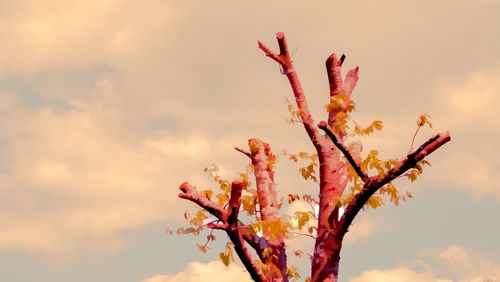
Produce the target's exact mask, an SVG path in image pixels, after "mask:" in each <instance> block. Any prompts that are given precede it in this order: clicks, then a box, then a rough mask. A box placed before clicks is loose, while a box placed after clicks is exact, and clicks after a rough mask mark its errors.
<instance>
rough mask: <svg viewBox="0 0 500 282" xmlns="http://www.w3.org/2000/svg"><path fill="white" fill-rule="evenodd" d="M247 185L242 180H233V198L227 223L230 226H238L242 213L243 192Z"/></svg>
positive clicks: (228, 209)
mask: <svg viewBox="0 0 500 282" xmlns="http://www.w3.org/2000/svg"><path fill="white" fill-rule="evenodd" d="M244 187H245V185H244V184H243V181H241V179H236V180H233V183H231V198H229V203H228V205H227V213H228V217H227V223H228V224H229V226H231V227H232V226H233V225H237V224H238V213H239V212H240V204H241V191H242V190H243V188H244Z"/></svg>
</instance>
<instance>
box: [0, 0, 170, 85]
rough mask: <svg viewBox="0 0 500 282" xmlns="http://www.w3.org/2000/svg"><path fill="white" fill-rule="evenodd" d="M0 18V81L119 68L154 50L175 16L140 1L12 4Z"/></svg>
mask: <svg viewBox="0 0 500 282" xmlns="http://www.w3.org/2000/svg"><path fill="white" fill-rule="evenodd" d="M3 10H4V11H2V15H1V17H0V37H2V38H4V41H5V44H2V46H1V47H0V53H1V54H2V59H3V60H2V64H1V66H0V76H1V75H2V74H4V73H6V72H15V73H23V74H29V73H34V72H38V71H42V70H46V69H47V68H50V69H52V68H61V67H68V66H71V67H76V68H80V67H85V66H92V65H96V64H103V63H104V64H110V65H114V66H116V67H124V66H126V65H127V64H130V63H133V62H136V61H138V60H141V59H146V58H147V56H148V55H149V54H151V53H148V52H144V50H146V49H149V50H151V49H152V48H159V47H160V46H162V45H163V44H160V42H159V41H158V40H157V39H158V38H159V37H158V34H166V33H168V32H169V31H170V30H171V26H172V24H173V22H174V19H175V18H176V17H177V16H176V13H173V12H172V11H171V9H169V8H168V7H167V6H166V5H165V4H162V3H160V2H158V1H144V2H142V3H141V5H140V7H138V6H136V5H135V4H134V3H132V2H130V1H114V0H111V1H98V2H92V3H90V2H88V1H81V0H71V1H60V0H50V1H44V2H43V3H41V2H37V1H17V2H16V5H15V7H14V6H9V7H5V9H3Z"/></svg>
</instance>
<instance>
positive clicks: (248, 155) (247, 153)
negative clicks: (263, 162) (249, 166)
mask: <svg viewBox="0 0 500 282" xmlns="http://www.w3.org/2000/svg"><path fill="white" fill-rule="evenodd" d="M234 149H235V150H236V151H238V152H240V153H242V154H244V155H246V156H247V157H249V158H250V159H251V158H252V154H250V152H247V151H245V150H244V149H243V148H240V147H234Z"/></svg>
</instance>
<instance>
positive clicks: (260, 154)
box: [248, 138, 279, 220]
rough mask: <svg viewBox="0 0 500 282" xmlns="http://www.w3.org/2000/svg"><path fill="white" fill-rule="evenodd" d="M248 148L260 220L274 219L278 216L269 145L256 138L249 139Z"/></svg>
mask: <svg viewBox="0 0 500 282" xmlns="http://www.w3.org/2000/svg"><path fill="white" fill-rule="evenodd" d="M248 146H249V147H250V154H251V156H252V157H251V158H252V165H253V167H254V169H253V170H254V174H255V182H256V186H257V196H258V199H259V206H260V214H261V219H262V220H266V219H274V218H276V217H277V216H278V211H279V202H278V198H277V195H276V189H275V186H274V172H273V167H272V165H273V162H274V160H272V159H271V158H272V157H273V156H272V154H271V149H270V148H269V144H267V143H265V142H263V141H262V140H259V139H257V138H252V139H249V140H248Z"/></svg>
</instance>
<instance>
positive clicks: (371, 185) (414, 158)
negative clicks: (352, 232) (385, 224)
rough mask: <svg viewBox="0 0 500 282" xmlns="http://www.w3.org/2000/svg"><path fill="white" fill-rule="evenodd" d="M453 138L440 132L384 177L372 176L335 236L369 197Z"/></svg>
mask: <svg viewBox="0 0 500 282" xmlns="http://www.w3.org/2000/svg"><path fill="white" fill-rule="evenodd" d="M450 140H451V137H450V134H449V132H448V131H446V132H444V133H438V134H436V135H435V136H433V137H431V138H430V139H429V140H427V141H426V142H424V143H423V144H422V145H421V146H420V147H419V148H418V149H417V150H415V151H414V152H411V153H409V154H408V155H407V156H406V158H404V159H403V160H402V161H401V162H400V163H399V165H398V166H396V167H394V168H392V169H390V170H389V171H387V172H386V173H385V174H384V175H383V176H382V177H380V176H372V177H370V178H369V180H368V181H366V182H365V184H364V185H363V189H362V190H361V191H360V192H359V193H358V194H356V196H355V197H354V199H353V200H352V201H351V202H350V203H349V204H348V205H347V207H346V209H345V212H344V214H343V215H342V217H341V219H340V221H339V224H338V225H337V226H336V227H335V233H334V234H335V236H344V234H345V233H346V232H347V230H348V228H349V226H350V225H351V223H352V221H353V220H354V217H355V216H356V215H357V214H358V212H359V211H360V210H361V208H363V206H364V205H365V204H366V202H367V201H368V199H370V197H371V196H372V195H373V194H374V193H375V192H377V190H378V189H380V188H381V187H382V186H384V185H385V184H387V183H389V182H390V181H392V180H394V179H395V178H396V177H399V176H400V175H402V174H403V173H405V172H406V171H408V170H409V169H412V168H415V166H416V165H417V164H418V162H419V161H421V160H423V159H424V158H425V157H426V156H428V155H429V154H431V153H432V152H434V151H435V150H437V149H438V148H439V147H441V146H442V145H444V144H445V143H447V142H448V141H450Z"/></svg>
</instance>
